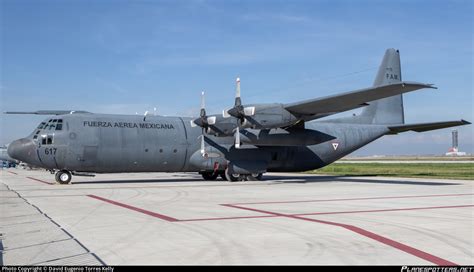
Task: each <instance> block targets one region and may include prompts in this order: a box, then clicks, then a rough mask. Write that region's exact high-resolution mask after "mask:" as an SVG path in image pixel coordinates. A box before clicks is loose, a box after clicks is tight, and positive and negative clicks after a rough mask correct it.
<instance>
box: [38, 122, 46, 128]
mask: <svg viewBox="0 0 474 272" xmlns="http://www.w3.org/2000/svg"><path fill="white" fill-rule="evenodd" d="M45 125H46V122H41V124H39V126H38V129H43V127H44V126H45Z"/></svg>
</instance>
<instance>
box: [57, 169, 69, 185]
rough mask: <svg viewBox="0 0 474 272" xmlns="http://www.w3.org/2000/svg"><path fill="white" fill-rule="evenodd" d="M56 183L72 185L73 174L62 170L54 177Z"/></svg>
mask: <svg viewBox="0 0 474 272" xmlns="http://www.w3.org/2000/svg"><path fill="white" fill-rule="evenodd" d="M54 177H55V179H56V181H57V182H58V183H60V184H69V183H71V179H72V174H71V172H69V171H67V170H60V171H58V172H56V174H55V175H54Z"/></svg>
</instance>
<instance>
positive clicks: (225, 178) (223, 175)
mask: <svg viewBox="0 0 474 272" xmlns="http://www.w3.org/2000/svg"><path fill="white" fill-rule="evenodd" d="M219 175H220V176H221V178H222V180H225V181H227V177H226V176H225V173H224V172H222V173H220V174H219Z"/></svg>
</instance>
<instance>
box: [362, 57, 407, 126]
mask: <svg viewBox="0 0 474 272" xmlns="http://www.w3.org/2000/svg"><path fill="white" fill-rule="evenodd" d="M401 80H402V72H401V66H400V53H399V51H398V50H396V49H393V48H390V49H387V50H386V51H385V55H384V57H383V60H382V63H381V64H380V67H379V70H378V73H377V76H376V77H375V81H374V86H380V85H386V84H390V83H396V82H400V81H401ZM369 104H370V105H369V106H367V107H366V108H364V110H363V111H362V114H361V116H360V117H362V119H363V120H367V122H369V123H372V124H404V123H405V118H404V113H403V97H402V95H396V96H392V97H387V98H383V99H380V100H376V101H373V102H370V103H369Z"/></svg>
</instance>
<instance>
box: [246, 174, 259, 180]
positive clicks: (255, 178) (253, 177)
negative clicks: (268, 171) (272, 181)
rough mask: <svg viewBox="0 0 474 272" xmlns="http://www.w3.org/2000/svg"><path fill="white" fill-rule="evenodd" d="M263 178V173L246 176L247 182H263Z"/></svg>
mask: <svg viewBox="0 0 474 272" xmlns="http://www.w3.org/2000/svg"><path fill="white" fill-rule="evenodd" d="M262 176H263V174H262V173H259V174H251V175H246V176H245V180H247V181H256V180H262Z"/></svg>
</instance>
